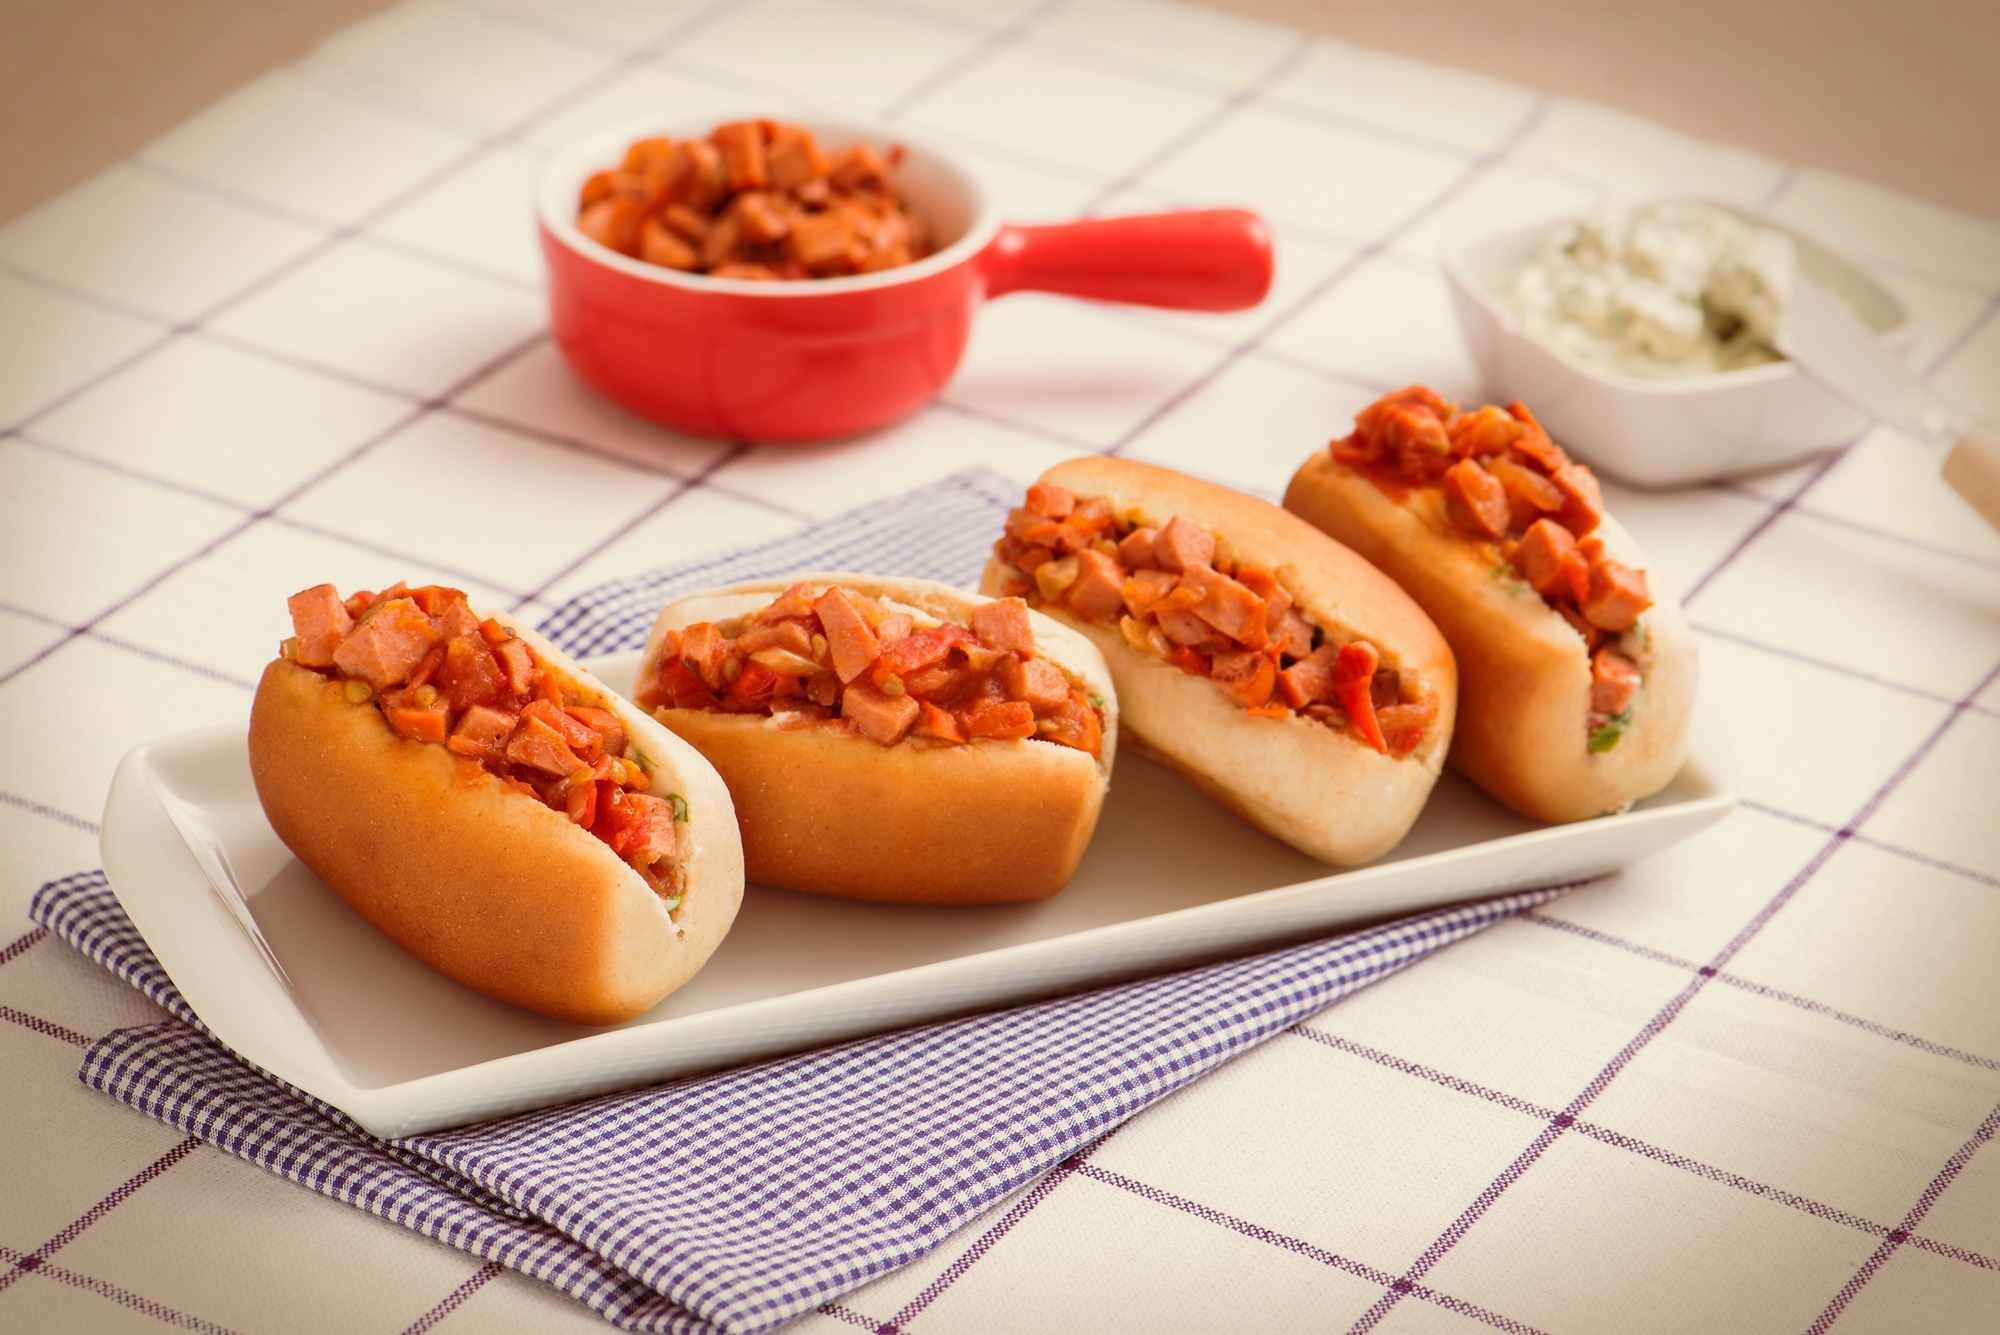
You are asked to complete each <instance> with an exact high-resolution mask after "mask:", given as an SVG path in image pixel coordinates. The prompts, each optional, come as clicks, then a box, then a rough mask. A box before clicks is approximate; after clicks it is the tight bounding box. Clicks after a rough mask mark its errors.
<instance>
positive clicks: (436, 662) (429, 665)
mask: <svg viewBox="0 0 2000 1335" xmlns="http://www.w3.org/2000/svg"><path fill="white" fill-rule="evenodd" d="M443 666H444V642H443V641H439V642H438V643H436V644H434V645H432V646H431V651H430V652H429V653H427V654H425V655H424V661H423V662H421V663H419V664H417V670H416V671H415V672H413V673H411V674H410V685H412V686H426V685H429V684H430V680H431V678H433V677H435V676H437V674H438V669H439V668H441V667H443Z"/></svg>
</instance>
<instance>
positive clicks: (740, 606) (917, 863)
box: [639, 572, 1118, 904]
mask: <svg viewBox="0 0 2000 1335" xmlns="http://www.w3.org/2000/svg"><path fill="white" fill-rule="evenodd" d="M802 581H803V582H807V583H810V584H811V585H812V586H813V587H814V588H816V589H822V588H824V587H826V586H829V585H832V586H838V587H840V588H843V589H846V590H849V591H850V592H854V593H860V594H866V595H868V596H870V597H873V598H876V599H879V600H881V601H882V602H883V603H885V604H887V605H888V606H889V607H890V608H891V609H892V610H901V611H906V612H909V613H910V614H911V615H912V616H914V617H915V618H916V620H917V624H918V627H919V629H921V628H923V627H924V626H928V625H935V624H938V623H940V622H957V623H961V624H962V623H964V622H965V620H966V618H967V617H968V616H970V615H971V613H972V610H973V609H974V608H975V607H977V606H979V605H980V604H981V603H984V602H987V601H988V600H987V599H985V598H981V597H978V596H976V595H973V594H969V593H966V592H965V591H963V590H960V589H954V588H952V587H950V586H949V585H945V584H938V583H934V582H932V581H929V580H916V579H895V578H889V577H884V576H880V575H864V574H855V573H851V572H813V573H807V574H800V575H789V576H786V577H784V578H782V579H765V580H752V581H749V582H746V583H741V584H732V585H729V586H727V587H725V588H719V589H713V590H708V591H705V592H701V593H694V594H689V595H687V596H685V597H682V598H678V599H675V600H674V601H673V602H671V603H668V604H667V605H666V606H665V607H664V608H662V609H661V610H660V614H659V617H658V618H657V619H656V620H655V621H654V623H653V630H652V633H651V635H650V636H649V637H648V639H647V642H646V649H645V654H644V657H643V658H642V659H641V662H640V665H639V680H641V681H642V682H643V681H647V680H650V679H651V678H652V677H653V676H654V675H655V674H656V673H657V672H658V670H659V657H660V651H661V644H662V642H663V641H664V639H665V637H666V635H667V633H668V632H670V631H679V630H682V629H685V628H686V627H687V626H689V625H691V624H693V623H695V622H698V621H711V622H721V621H726V620H728V619H730V618H734V617H741V616H744V615H746V614H748V613H751V612H754V611H757V610H758V609H760V608H762V607H764V606H766V605H767V604H769V603H770V602H771V601H772V599H774V598H775V597H776V596H777V595H779V594H780V593H782V592H784V590H786V589H788V588H790V587H791V586H793V585H794V584H797V583H800V582H802ZM1030 621H1031V623H1032V627H1033V631H1034V636H1035V647H1036V650H1037V652H1038V653H1039V654H1040V655H1041V656H1042V657H1044V658H1047V659H1048V660H1049V661H1050V662H1052V663H1054V664H1055V665H1056V666H1057V667H1059V668H1061V669H1062V671H1063V674H1064V676H1065V677H1066V678H1068V680H1069V681H1070V682H1071V684H1072V685H1074V686H1076V687H1077V688H1078V689H1081V690H1082V691H1084V692H1085V693H1086V694H1088V695H1092V696H1095V697H1096V698H1097V700H1098V701H1100V702H1101V705H1102V711H1103V715H1104V738H1103V744H1102V748H1101V751H1100V753H1099V755H1098V756H1097V757H1096V758H1094V759H1093V758H1092V757H1091V756H1090V755H1089V753H1087V752H1085V751H1080V750H1077V749H1075V748H1072V747H1068V746H1060V745H1056V744H1053V743H1049V742H1042V741H1034V740H1021V741H1000V740H993V739H985V738H981V739H975V740H973V741H971V742H967V743H962V744H947V743H938V742H933V741H929V740H926V739H923V738H919V737H915V736H911V737H907V738H905V739H904V740H903V741H901V742H898V743H896V744H895V745H893V746H881V745H878V744H876V743H875V742H872V741H869V740H867V739H866V738H864V737H861V736H858V735H856V734H854V733H853V732H851V731H848V730H846V729H843V728H840V727H837V726H825V725H813V726H805V727H797V726H786V725H783V724H781V723H780V722H779V721H777V720H776V719H774V718H772V717H770V716H769V715H764V714H732V713H719V712H712V711H708V710H702V709H681V708H674V707H671V706H661V707H660V708H658V709H656V710H655V711H654V717H655V718H657V719H658V720H659V721H660V722H661V723H663V724H664V725H665V726H666V727H667V728H669V729H671V730H672V731H673V732H674V733H676V734H678V735H679V736H680V737H682V738H684V739H685V740H686V741H687V742H689V743H691V744H692V745H693V746H694V748H695V749H696V750H698V751H700V752H701V753H702V754H703V755H704V756H706V757H707V758H708V760H709V761H710V763H712V764H713V765H714V766H715V768H716V770H717V771H718V772H719V773H720V774H721V775H722V778H723V781H724V782H726V783H727V784H728V786H729V791H730V793H731V795H732V796H733V798H734V799H735V810H736V816H737V820H738V821H739V822H740V824H741V827H742V833H743V854H744V862H745V867H746V870H747V874H748V876H749V878H750V879H751V880H753V881H756V882H759V883H760V884H764V885H773V886H779V887H782V888H784V889H789V890H801V891H805V892H808V893H811V894H821V895H835V896H840V897H842V898H848V899H864V900H873V901H877V902H882V903H900V904H1004V903H1014V902H1018V901H1025V900H1033V899H1042V898H1046V897H1047V896H1049V895H1052V894H1054V893H1055V892H1056V891H1058V890H1060V889H1062V887H1063V886H1064V885H1066V884H1068V882H1069V879H1070V877H1071V876H1072V875H1073V874H1074V873H1075V871H1076V866H1077V863H1078V861H1079V860H1080V859H1081V858H1082V857H1083V851H1084V848H1085V847H1086V846H1087V845H1088V844H1089V842H1090V836H1091V833H1092V832H1093V831H1094V830H1095V829H1096V828H1097V816H1098V812H1099V810H1100V809H1101V808H1102V806H1103V802H1104V792H1105V789H1106V787H1107V786H1108V784H1109V782H1110V777H1111V766H1112V761H1113V759H1114V757H1115V754H1116V749H1117V731H1118V727H1117V725H1118V702H1117V696H1116V694H1115V692H1114V691H1113V689H1112V684H1111V677H1110V674H1109V673H1108V672H1107V671H1106V669H1105V666H1104V660H1103V659H1102V658H1101V657H1100V656H1099V655H1098V653H1097V651H1096V649H1094V648H1092V647H1091V645H1090V643H1089V641H1087V640H1085V639H1083V638H1082V637H1080V636H1078V635H1077V634H1075V633H1074V632H1072V631H1070V630H1069V629H1067V628H1066V627H1064V626H1061V625H1058V624H1056V623H1055V622H1053V621H1051V620H1049V619H1047V618H1046V617H1041V616H1038V615H1035V614H1032V613H1031V614H1030Z"/></svg>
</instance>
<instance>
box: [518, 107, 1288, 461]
mask: <svg viewBox="0 0 2000 1335" xmlns="http://www.w3.org/2000/svg"><path fill="white" fill-rule="evenodd" d="M703 128H704V129H705V128H706V127H703ZM810 128H811V129H812V130H813V132H814V133H815V134H816V135H817V136H818V138H819V141H820V143H821V144H822V145H823V146H826V147H829V148H837V147H839V146H841V145H842V144H847V143H852V142H854V141H855V140H857V139H860V138H864V137H865V138H869V139H873V140H875V141H876V142H878V143H879V144H880V145H881V146H882V147H884V148H885V149H886V148H887V147H888V146H889V145H890V144H891V143H895V144H900V145H902V147H903V149H904V153H905V156H904V158H903V161H902V164H901V166H900V167H899V168H898V169H897V181H898V184H899V185H900V186H901V187H902V190H903V193H904V197H905V199H906V200H907V201H908V203H909V205H910V207H911V209H912V210H914V211H915V212H917V213H918V214H920V215H921V216H922V217H923V219H924V220H925V222H926V223H927V224H928V225H929V226H930V228H931V230H932V234H933V236H934V237H935V238H936V239H937V243H938V246H939V248H938V249H937V250H936V251H935V252H933V253H932V254H931V255H929V256H927V257H926V258H924V259H922V260H920V261H918V262H917V263H915V264H910V265H905V266H904V267H902V268H900V269H889V270H885V271H883V272H880V273H872V274H861V275H857V276H855V277H852V278H822V279H811V280H802V281H794V282H753V281H745V280H742V279H730V278H709V277H705V276H702V275H698V274H684V273H679V272H677V271H675V270H672V269H666V268H662V267H660V266H658V265H653V264H646V263H644V262H642V261H640V260H636V259H631V258H628V257H627V256H624V255H620V254H618V253H617V252H615V251H612V250H610V249H608V248H606V247H604V246H601V245H599V244H597V243H596V242H594V241H592V240H590V239H589V238H588V237H586V236H584V235H583V233H581V232H579V231H578V230H577V228H576V211H577V196H578V193H579V191H580V190H581V189H582V186H583V182H584V180H585V178H587V177H588V176H589V175H590V174H591V173H592V172H594V171H597V170H600V169H602V168H606V167H609V166H612V165H614V164H616V163H617V162H618V161H619V160H620V159H621V158H622V157H623V155H624V151H625V147H626V145H627V144H630V143H631V142H632V141H634V140H636V139H641V138H645V137H648V135H649V134H658V133H660V131H659V130H657V129H649V128H648V127H637V128H628V129H626V130H622V131H619V132H616V133H606V134H601V135H597V136H593V137H592V138H591V139H590V140H588V141H587V142H585V143H582V144H579V145H577V146H576V147H575V148H573V149H571V150H569V151H567V152H564V153H561V154H558V155H557V156H556V158H555V160H554V161H553V162H552V163H551V164H550V166H549V168H548V170H547V172H546V173H545V175H544V176H543V179H542V186H541V196H540V213H541V219H540V221H541V242H542V254H543V256H544V257H545V259H546V260H547V263H548V270H549V322H550V327H551V329H552V331H553V333H554V335H555V340H556V345H557V346H558V347H559V348H561V349H562V353H563V356H565V357H566V358H568V359H569V363H570V365H571V366H572V367H573V368H574V369H575V371H576V373H577V374H578V375H580V376H582V377H583V379H584V380H585V381H587V382H588V383H589V384H590V385H592V386H594V387H595V388H596V389H597V390H598V391H600V392H601V393H603V394H604V395H605V396H606V397H607V398H610V399H611V400H613V401H614V402H616V403H618V404H621V405H622V406H624V407H625V408H628V409H630V410H631V411H632V412H635V413H638V414H639V415H640V416H642V417H648V418H651V419H652V420H653V421H656V422H660V423H663V424H664V425H666V426H670V427H674V428H676V429H677V430H681V431H688V432H694V433H696V434H699V435H705V436H721V437H726V438H729V439H734V440H747V441H757V442H768V443H781V442H797V441H809V440H824V439H827V438H828V437H832V436H843V435H848V434H851V433H853V432H857V431H865V430H867V429H868V428H870V427H875V426H880V425H882V424H883V423H885V422H892V421H894V420H896V419H897V418H899V417H902V416H904V415H905V414H908V413H910V412H913V411H915V410H916V409H917V408H920V407H922V406H923V405H924V404H925V403H926V402H928V401H929V399H930V398H931V396H932V395H934V394H936V393H937V392H938V390H939V389H941V388H943V386H944V383H945V381H947V380H948V379H950V378H951V373H952V371H953V370H955V369H956V368H957V366H958V359H959V356H960V354H962V353H963V352H964V351H965V340H966V335H967V334H968V333H969V332H970V330H971V327H972V316H973V312H974V310H975V309H977V307H978V306H979V303H980V302H982V301H984V300H985V299H986V298H988V297H998V296H1004V295H1005V294H1007V293H1009V292H1030V291H1032V292H1059V293H1063V294H1065V295H1068V296H1073V297H1086V298H1089V299H1091V300H1095V301H1118V302H1126V303H1129V304H1133V305H1140V306H1164V307H1170V308H1173V309H1177V310H1198V311H1234V310H1242V309H1244V308H1246V307H1250V306H1254V305H1256V304H1257V303H1258V302H1260V301H1262V300H1263V299H1264V294H1265V293H1266V292H1267V291H1269V289H1270V286H1271V238H1270V233H1269V231H1268V230H1267V229H1266V228H1265V226H1264V222H1263V220H1262V219H1261V218H1259V217H1258V216H1257V215H1256V214H1254V213H1248V212H1245V211H1243V210H1241V209H1203V210H1194V211H1188V212H1176V213H1152V214H1141V215H1137V216H1132V217H1123V218H1098V219H1089V220H1086V221H1082V222H1071V223H1056V224H1051V225H1048V226H1039V227H1021V226H1015V225H1013V224H1008V223H1002V222H1001V221H1000V219H999V218H998V216H997V215H996V214H995V213H994V210H993V204H992V200H991V197H990V195H988V193H987V192H986V191H985V190H983V189H982V188H981V187H980V184H979V181H978V179H977V178H976V177H975V176H974V175H973V174H972V173H970V172H968V171H966V170H965V169H964V168H962V167H960V166H957V165H956V164H954V163H953V162H952V161H951V160H950V159H949V158H947V157H945V156H944V155H942V154H940V153H938V152H936V151H935V150H932V149H928V148H925V147H923V146H922V145H920V144H918V143H915V142H913V141H912V140H910V139H909V138H908V137H906V136H903V135H900V134H899V135H896V136H894V137H893V138H891V137H889V136H884V135H882V134H880V133H879V132H871V131H867V130H864V129H861V128H859V127H853V126H842V125H831V124H824V123H811V124H810Z"/></svg>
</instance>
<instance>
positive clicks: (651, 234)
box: [639, 218, 701, 271]
mask: <svg viewBox="0 0 2000 1335" xmlns="http://www.w3.org/2000/svg"><path fill="white" fill-rule="evenodd" d="M639 258H640V259H642V260H644V261H646V263H648V264H657V265H660V266H662V267H664V268H668V269H680V270H683V271H686V270H689V269H692V268H694V267H695V266H696V265H697V264H699V263H701V256H700V255H699V254H697V253H696V252H695V248H694V247H693V246H691V245H689V244H688V243H687V239H686V238H685V237H683V236H681V235H680V234H679V233H677V232H674V231H672V230H670V229H669V228H667V227H666V226H665V225H664V224H663V223H661V221H660V220H659V219H658V218H648V219H646V223H645V225H644V226H643V227H641V228H640V229H639Z"/></svg>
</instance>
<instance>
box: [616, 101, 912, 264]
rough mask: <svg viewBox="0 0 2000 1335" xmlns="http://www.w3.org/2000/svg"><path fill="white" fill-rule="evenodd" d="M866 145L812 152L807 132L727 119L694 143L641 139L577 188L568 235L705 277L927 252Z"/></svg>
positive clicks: (885, 161)
mask: <svg viewBox="0 0 2000 1335" xmlns="http://www.w3.org/2000/svg"><path fill="white" fill-rule="evenodd" d="M901 157H902V150H901V149H900V148H899V149H896V150H893V151H892V152H891V153H890V154H889V155H888V156H887V157H884V156H883V155H882V154H881V153H880V152H878V151H877V150H876V149H875V147H874V146H873V145H872V144H867V143H857V144H851V145H849V146H848V147H846V148H842V149H837V150H835V151H834V152H832V153H830V154H829V153H826V152H823V151H822V150H821V149H820V146H819V142H818V141H817V140H816V139H815V138H814V137H813V133H812V131H810V130H808V129H805V128H804V127H802V126H798V125H785V124H781V123H779V122H777V121H769V120H757V121H736V122H732V123H731V124H728V125H719V126H717V127H716V128H715V129H714V130H713V131H712V132H711V133H710V134H709V136H708V138H706V139H684V140H681V141H680V142H678V143H676V142H675V141H674V140H671V139H641V140H639V141H638V142H637V143H635V144H633V145H632V146H631V147H629V148H627V149H626V150H625V158H624V161H623V162H621V163H620V164H619V165H618V166H617V167H616V168H613V169H612V170H609V171H601V172H597V173H596V174H594V175H593V176H591V178H590V179H589V180H587V181H585V182H584V183H583V190H582V192H581V196H580V198H579V200H578V202H577V210H578V211H577V218H576V225H577V229H578V230H579V231H581V232H582V233H583V234H584V235H585V236H587V237H589V238H590V239H591V240H593V241H595V242H597V243H598V244H599V245H602V246H608V247H609V248H611V249H612V250H615V251H617V252H618V253H619V254H621V255H630V256H632V257H633V258H635V259H641V260H644V261H646V262H647V263H648V264H657V265H660V266H661V267H663V268H667V269H679V270H682V271H684V272H688V273H708V274H713V275H715V276H716V277H717V278H752V279H764V280H774V279H788V278H835V277H840V276H842V275H846V274H858V273H874V272H876V271H877V270H880V269H893V268H897V267H899V266H901V265H905V264H910V263H913V262H914V261H916V260H920V259H922V258H923V257H924V256H925V255H927V254H929V253H930V250H931V243H930V238H929V235H928V233H927V232H926V230H925V228H924V225H923V221H922V220H921V219H920V218H919V217H918V216H917V215H916V214H914V213H912V212H911V211H910V210H909V208H908V207H907V206H906V205H905V204H904V203H903V201H902V198H901V195H900V194H899V193H898V191H897V189H896V185H895V182H894V180H893V179H892V173H893V171H894V169H895V167H896V165H897V163H898V162H899V161H900V160H901Z"/></svg>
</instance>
